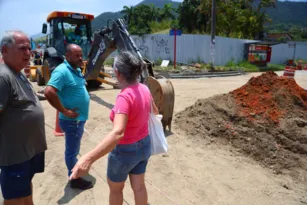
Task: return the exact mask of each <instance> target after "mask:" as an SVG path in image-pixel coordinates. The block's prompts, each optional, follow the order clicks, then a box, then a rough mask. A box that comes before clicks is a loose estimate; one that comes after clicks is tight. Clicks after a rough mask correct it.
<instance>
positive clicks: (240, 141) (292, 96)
mask: <svg viewBox="0 0 307 205" xmlns="http://www.w3.org/2000/svg"><path fill="white" fill-rule="evenodd" d="M175 121H176V123H177V124H178V125H179V127H181V128H182V129H183V130H184V131H186V133H187V134H189V135H199V136H201V137H203V138H205V139H207V140H210V141H213V139H214V141H218V142H221V143H225V144H231V145H233V147H234V148H235V149H236V150H238V151H241V152H242V153H244V154H247V155H248V156H251V157H252V158H254V159H255V160H257V161H259V162H261V163H262V164H263V165H265V166H267V167H269V168H272V169H273V170H275V171H276V172H277V173H282V172H283V173H291V174H295V176H296V177H298V175H297V174H299V172H297V171H299V170H307V160H306V157H307V91H305V90H304V89H303V88H301V87H300V86H298V85H297V84H296V82H295V80H293V79H288V78H284V77H278V76H277V75H276V74H275V73H274V72H266V73H264V74H262V75H261V76H258V77H253V78H251V79H250V80H249V81H248V82H247V83H246V84H245V85H244V86H242V87H240V88H238V89H236V90H234V91H232V92H230V93H228V94H224V95H218V96H214V97H211V98H208V99H200V100H198V101H197V102H196V103H195V104H194V105H193V106H191V107H188V108H186V109H185V110H184V111H182V112H180V113H178V114H177V115H176V119H175ZM299 168H302V169H299Z"/></svg>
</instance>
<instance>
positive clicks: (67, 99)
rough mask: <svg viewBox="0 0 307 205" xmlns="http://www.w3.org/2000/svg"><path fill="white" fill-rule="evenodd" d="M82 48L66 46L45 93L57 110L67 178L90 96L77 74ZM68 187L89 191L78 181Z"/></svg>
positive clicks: (85, 118) (79, 72) (87, 109)
mask: <svg viewBox="0 0 307 205" xmlns="http://www.w3.org/2000/svg"><path fill="white" fill-rule="evenodd" d="M81 65H82V49H81V48H80V46H78V45H75V44H70V45H68V46H67V49H66V59H65V60H64V62H63V63H62V64H60V65H59V66H58V67H56V68H55V69H54V71H53V72H52V74H51V78H50V80H49V82H48V84H47V87H46V90H45V96H46V98H47V100H48V101H49V103H50V104H51V105H52V106H53V107H54V108H56V109H57V110H58V111H59V124H60V127H61V129H62V130H63V132H64V133H65V162H66V166H67V169H68V176H70V175H71V170H72V169H73V167H74V166H75V164H76V163H77V161H78V159H77V155H78V154H79V151H80V143H81V138H82V135H83V132H84V124H85V122H86V120H87V119H88V113H89V102H90V96H89V94H88V92H87V90H86V85H85V84H86V80H85V79H84V76H83V75H82V73H81V69H80V67H81ZM70 187H71V188H77V189H82V190H85V189H89V188H92V187H93V184H92V183H91V182H89V181H86V180H84V179H82V178H78V179H75V180H72V181H70Z"/></svg>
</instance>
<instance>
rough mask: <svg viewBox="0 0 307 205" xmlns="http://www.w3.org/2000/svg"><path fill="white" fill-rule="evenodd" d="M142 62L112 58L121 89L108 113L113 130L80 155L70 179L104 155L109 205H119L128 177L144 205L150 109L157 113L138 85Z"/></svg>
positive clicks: (126, 55)
mask: <svg viewBox="0 0 307 205" xmlns="http://www.w3.org/2000/svg"><path fill="white" fill-rule="evenodd" d="M143 66H144V65H143V62H142V60H140V59H139V58H138V57H137V56H134V55H133V54H132V53H130V52H121V53H120V54H119V55H118V56H116V57H115V61H114V66H113V68H114V72H115V75H116V78H117V80H118V82H119V85H120V87H121V88H122V90H121V92H120V94H119V95H118V96H117V98H116V102H115V105H114V108H113V109H112V111H111V113H110V119H111V120H112V122H113V129H112V130H111V131H110V132H109V133H108V134H107V135H106V137H105V138H104V139H103V140H102V142H101V143H99V144H98V145H97V146H96V147H95V148H94V149H93V150H91V151H90V152H88V153H87V154H85V155H83V157H82V158H81V159H80V160H79V161H78V163H77V164H76V165H75V167H74V168H73V173H72V175H71V179H75V178H78V177H80V176H82V175H84V174H86V173H87V172H88V170H89V169H90V167H91V165H92V164H93V163H94V162H95V161H96V160H98V159H100V158H101V157H103V156H104V155H106V154H107V153H109V152H110V154H109V156H108V168H107V178H108V184H109V188H110V196H109V204H110V205H119V204H123V189H124V185H125V181H126V180H127V178H128V176H129V178H130V183H131V187H132V190H133V192H134V199H135V204H136V205H147V201H148V200H147V190H146V186H145V172H146V167H147V163H148V160H149V158H150V156H151V141H150V136H149V130H148V120H149V114H150V112H151V107H152V109H153V113H155V114H158V108H157V107H156V105H155V103H154V101H153V98H152V96H151V93H150V91H149V89H148V88H147V87H146V85H144V84H141V83H139V82H138V76H139V75H140V73H141V71H142V68H143Z"/></svg>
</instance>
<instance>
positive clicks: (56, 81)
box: [47, 60, 90, 121]
mask: <svg viewBox="0 0 307 205" xmlns="http://www.w3.org/2000/svg"><path fill="white" fill-rule="evenodd" d="M47 85H49V86H52V87H54V88H56V89H57V90H58V96H59V98H60V100H61V103H62V104H63V106H64V107H65V108H68V109H74V108H76V109H77V110H76V112H77V113H79V116H78V117H77V118H69V117H66V116H65V115H63V113H61V112H60V113H59V118H60V119H63V120H80V121H86V120H87V119H88V113H89V103H90V96H89V94H88V92H87V90H86V86H85V79H84V78H83V75H82V73H81V69H80V68H78V69H77V70H75V69H73V68H72V67H71V66H70V65H69V63H68V62H67V61H66V60H64V62H63V63H62V64H60V65H59V66H58V67H56V68H55V69H54V71H53V72H52V74H51V78H50V80H49V82H48V84H47Z"/></svg>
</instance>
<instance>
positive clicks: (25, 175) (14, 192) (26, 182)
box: [0, 152, 45, 200]
mask: <svg viewBox="0 0 307 205" xmlns="http://www.w3.org/2000/svg"><path fill="white" fill-rule="evenodd" d="M0 169H1V174H0V184H1V190H2V195H3V198H4V199H5V200H9V199H17V198H22V197H27V196H30V195H31V194H32V190H31V181H32V178H33V176H34V174H36V173H40V172H44V169H45V152H42V153H39V154H37V155H35V156H34V157H33V158H32V159H30V160H28V161H25V162H22V163H20V164H15V165H11V166H1V167H0Z"/></svg>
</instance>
